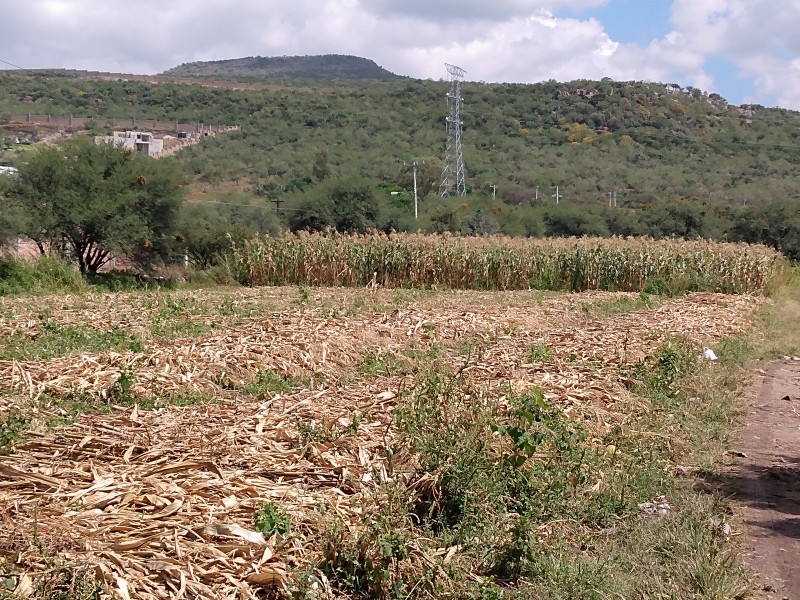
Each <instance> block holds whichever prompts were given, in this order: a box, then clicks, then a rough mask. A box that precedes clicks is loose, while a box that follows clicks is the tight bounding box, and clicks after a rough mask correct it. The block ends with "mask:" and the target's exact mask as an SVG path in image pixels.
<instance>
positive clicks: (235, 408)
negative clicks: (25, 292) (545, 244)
mask: <svg viewBox="0 0 800 600" xmlns="http://www.w3.org/2000/svg"><path fill="white" fill-rule="evenodd" d="M230 294H231V295H230V300H225V301H224V303H225V304H226V305H230V306H231V309H230V310H229V311H228V313H229V314H228V315H227V316H224V315H223V316H220V315H215V314H213V307H214V306H215V304H218V303H220V300H221V296H220V294H219V293H210V292H208V293H207V292H192V293H190V294H185V293H178V294H175V295H149V296H148V295H145V294H141V295H136V294H131V295H118V296H107V297H103V298H102V301H101V302H98V301H97V300H98V299H97V298H92V297H83V298H75V299H64V300H63V302H62V303H61V304H55V303H53V302H52V301H50V302H47V301H45V300H42V301H41V302H42V309H43V308H44V307H45V306H47V307H48V309H47V311H46V313H42V312H40V308H37V307H36V306H35V302H33V303H17V302H16V301H4V304H3V305H2V306H3V316H2V320H0V331H2V332H3V333H2V335H5V336H11V335H27V336H29V337H30V339H31V340H35V339H36V338H37V336H42V335H44V334H45V333H46V330H47V327H46V325H47V323H54V324H56V325H58V326H60V327H67V326H70V325H75V324H82V323H85V322H88V321H87V318H88V319H89V320H90V321H91V322H95V323H97V325H98V328H100V329H102V328H104V327H105V328H121V329H125V330H128V329H130V328H133V327H137V328H140V329H137V331H138V334H139V335H140V338H141V340H142V345H141V347H137V348H135V349H125V350H120V349H99V350H98V351H93V352H85V351H84V352H81V351H71V350H69V351H65V352H64V353H63V354H62V355H58V352H56V351H53V352H51V353H50V354H48V355H47V358H31V359H29V360H22V359H20V360H17V359H13V360H0V419H2V422H3V423H5V425H4V427H5V428H6V431H9V430H10V425H9V424H11V423H24V428H25V429H24V433H21V434H20V436H19V439H17V440H15V441H13V442H6V446H5V450H6V453H7V455H6V456H0V474H2V478H1V479H0V565H1V566H2V567H3V570H4V575H5V581H6V586H7V588H8V589H9V591H13V592H14V593H15V594H16V597H38V598H49V597H55V596H56V595H58V594H60V596H58V597H67V598H90V597H97V596H100V597H108V598H123V599H126V598H159V599H161V598H164V599H167V598H263V597H275V598H339V597H342V598H440V597H452V598H464V597H475V598H479V597H501V595H502V594H505V593H514V592H515V591H518V592H519V593H520V594H523V595H522V596H520V597H536V594H540V593H541V592H542V589H543V588H542V587H541V586H544V585H546V581H545V579H542V577H543V576H542V575H539V576H537V575H536V573H537V571H536V569H539V568H542V565H543V564H549V563H547V561H548V560H550V559H549V558H546V557H545V554H546V553H547V552H549V551H550V550H549V549H550V548H560V550H559V552H562V551H563V550H564V548H567V549H572V550H569V552H577V554H575V556H577V557H578V558H580V560H584V559H585V560H586V562H587V565H588V564H590V562H591V559H592V556H591V555H592V553H593V552H595V553H597V556H598V557H599V556H601V547H602V545H603V544H604V543H605V542H602V543H601V542H600V541H599V540H601V539H605V538H604V537H603V536H606V537H608V536H610V535H611V534H609V533H608V532H609V531H612V530H613V531H619V532H620V535H623V533H622V532H624V530H625V528H626V523H628V522H633V521H634V520H636V519H638V518H639V517H638V508H637V507H638V505H639V504H640V503H642V502H644V501H650V500H653V499H654V498H656V497H657V496H658V495H659V494H660V493H663V491H664V490H663V489H661V488H660V487H659V486H660V485H661V484H660V483H658V481H659V478H661V479H663V475H664V473H665V472H666V471H665V469H670V468H672V466H671V464H672V463H671V461H674V460H677V458H678V451H677V450H676V447H675V446H676V444H677V445H679V444H680V440H679V439H678V438H677V437H676V438H675V439H673V437H672V436H671V435H666V434H664V433H663V432H659V433H656V432H650V431H648V430H647V427H648V424H649V423H650V420H649V419H650V416H649V415H651V414H652V413H653V411H656V412H659V411H662V412H663V411H664V410H666V409H667V408H668V407H667V404H664V405H659V406H654V405H653V400H652V399H651V398H649V397H647V396H645V395H642V394H641V393H640V391H641V386H643V385H649V384H650V383H652V384H653V385H658V386H662V387H663V393H664V402H665V403H668V402H673V401H675V402H677V401H678V400H676V399H680V398H683V396H682V395H681V394H682V392H681V390H679V389H677V388H676V386H677V384H676V379H675V378H676V376H677V375H678V374H680V373H682V372H685V371H687V370H690V369H691V368H693V367H692V365H693V364H695V358H696V355H697V354H699V353H700V352H701V351H702V347H703V345H712V344H716V343H717V342H719V340H722V339H724V338H730V337H732V336H737V335H740V334H741V333H743V332H744V331H746V330H747V329H748V328H749V326H750V325H749V324H750V319H751V317H752V313H753V311H754V310H755V309H757V308H758V307H759V306H762V305H763V304H765V303H766V302H768V301H767V300H766V299H764V298H763V297H759V296H729V295H722V294H713V293H695V294H690V295H687V296H685V297H681V298H674V299H657V298H654V297H650V296H647V295H644V294H632V293H611V292H586V293H582V294H570V295H561V296H555V295H547V296H543V295H541V294H537V293H532V292H509V293H492V294H488V293H479V292H462V293H458V294H453V293H445V294H427V295H418V296H413V295H412V296H406V295H403V294H402V293H400V294H398V293H396V292H392V291H390V290H371V291H364V290H360V291H343V290H320V289H314V290H310V291H305V290H302V289H301V290H300V291H299V292H298V290H291V289H282V290H261V289H253V290H237V291H235V292H231V293H230ZM226 297H227V296H226ZM181 301H184V302H185V303H191V304H192V306H193V307H194V308H193V309H192V310H191V311H189V312H190V313H191V315H189V317H191V318H196V319H198V320H199V321H200V322H202V323H203V324H205V325H207V327H204V328H202V329H198V330H194V331H192V332H191V335H189V334H187V335H185V336H183V337H180V336H177V337H176V336H175V335H169V336H159V335H152V329H153V327H155V326H157V325H158V324H159V322H160V321H159V319H160V317H159V315H161V311H162V310H163V309H164V307H166V306H169V305H170V303H172V305H175V304H176V303H180V302H181ZM81 303H86V304H85V305H84V308H80V306H82V304H81ZM148 303H151V306H149V307H148ZM183 306H184V307H185V306H186V304H184V305H183ZM356 308H357V310H356ZM351 309H352V310H351ZM162 316H163V315H162ZM50 327H51V328H52V327H53V325H50ZM652 373H658V374H660V375H659V377H658V378H657V379H655V380H652V381H651V375H652ZM659 389H661V388H659ZM187 399H191V402H188V401H186V400H187ZM182 404H188V405H187V406H181V405H182ZM76 407H77V409H76ZM669 410H671V411H673V413H675V414H677V413H678V412H679V411H680V409H679V408H678V407H677V405H676V407H671V405H670V407H669ZM0 450H2V448H0ZM648 453H649V454H648ZM654 453H655V454H654ZM648 456H649V458H647V457H648ZM554 461H555V462H554ZM648 461H652V465H651V467H652V469H653V473H655V474H656V475H654V476H653V482H651V483H648V484H647V485H645V484H642V483H641V482H636V483H635V482H634V478H635V477H636V476H635V475H633V473H635V472H637V470H639V471H641V472H645V471H646V469H647V468H650V467H647V466H646V465H648V464H650V463H648ZM673 466H674V465H673ZM653 473H651V475H653ZM659 474H660V475H659ZM648 481H649V480H648ZM637 486H638V487H637ZM641 494H652V495H651V496H642V495H641ZM603 532H605V533H603ZM598 536H600V537H598ZM585 539H592V540H594V542H592V544H593V545H592V547H591V548H590V549H588V550H577V549H578V548H580V547H581V544H583V543H584V542H581V540H585ZM521 540H528V542H530V544H532V546H531V545H530V544H529V543H528V542H526V543H525V544H521ZM530 540H535V542H531V541H530ZM537 553H539V554H537ZM540 554H541V556H540ZM584 554H585V555H586V556H585V557H584V556H583V555H584ZM547 556H550V555H549V554H547ZM537 557H538V558H537ZM542 557H545V558H542ZM537 561H540V562H537ZM536 565H539V566H536ZM591 572H592V571H591V569H588V567H587V570H586V573H591ZM597 577H598V579H597V581H596V582H594V581H593V582H592V583H591V585H594V586H595V587H596V586H599V585H601V584H600V582H601V581H602V577H601V576H600V573H597ZM575 585H577V583H576V584H575ZM537 586H538V587H537ZM576 589H578V588H576ZM587 589H588V588H587ZM2 593H3V592H2V590H1V589H0V594H2ZM490 593H493V594H496V595H494V596H489V595H486V594H490ZM576 593H577V592H576ZM93 594H94V595H93ZM482 594H483V595H482ZM572 597H592V596H588V595H581V596H572ZM598 597H600V596H598ZM623 597H624V596H623Z"/></svg>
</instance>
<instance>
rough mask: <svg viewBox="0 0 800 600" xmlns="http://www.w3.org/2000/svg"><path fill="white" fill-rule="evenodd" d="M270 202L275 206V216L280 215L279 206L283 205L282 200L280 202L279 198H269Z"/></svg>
mask: <svg viewBox="0 0 800 600" xmlns="http://www.w3.org/2000/svg"><path fill="white" fill-rule="evenodd" d="M270 202H272V203H273V204H274V205H275V214H276V215H280V213H281V204H283V203H284V200H281V198H280V196H279V197H277V198H271V199H270Z"/></svg>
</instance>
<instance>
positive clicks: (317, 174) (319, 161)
mask: <svg viewBox="0 0 800 600" xmlns="http://www.w3.org/2000/svg"><path fill="white" fill-rule="evenodd" d="M312 172H313V174H314V179H316V180H317V181H324V180H326V179H328V178H329V177H330V176H331V174H332V173H333V171H332V170H331V159H330V156H328V151H327V150H325V149H324V148H323V149H322V150H319V151H318V152H317V155H316V157H315V158H314V167H313V168H312Z"/></svg>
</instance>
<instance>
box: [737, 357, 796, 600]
mask: <svg viewBox="0 0 800 600" xmlns="http://www.w3.org/2000/svg"><path fill="white" fill-rule="evenodd" d="M746 401H747V408H746V411H747V413H746V416H745V423H746V425H745V426H744V427H743V428H742V429H741V430H740V431H739V432H737V434H736V436H735V438H734V441H733V446H732V447H733V448H734V451H733V452H732V454H733V455H734V456H735V457H736V458H735V460H734V464H733V466H732V473H731V478H730V479H729V484H730V488H729V490H728V491H729V492H731V493H732V495H733V498H734V500H735V501H736V503H737V504H738V505H739V507H740V511H739V512H740V514H741V516H742V519H743V521H744V523H745V526H746V535H747V541H746V546H745V561H746V562H747V563H748V564H749V565H750V566H752V567H753V568H754V569H755V570H756V571H757V572H758V573H759V582H758V583H759V588H760V589H761V592H762V597H764V598H787V599H792V600H794V599H797V598H800V361H799V360H796V359H795V360H783V361H780V362H776V363H773V364H772V365H770V366H769V367H768V368H767V369H766V370H764V371H760V372H759V375H758V377H757V379H756V380H755V381H754V382H753V384H752V386H751V387H750V389H749V390H748V394H747V397H746Z"/></svg>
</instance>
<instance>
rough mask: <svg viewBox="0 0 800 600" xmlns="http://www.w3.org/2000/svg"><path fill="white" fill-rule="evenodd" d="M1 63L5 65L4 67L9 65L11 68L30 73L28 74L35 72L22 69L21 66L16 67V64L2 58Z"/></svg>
mask: <svg viewBox="0 0 800 600" xmlns="http://www.w3.org/2000/svg"><path fill="white" fill-rule="evenodd" d="M0 63H3V64H4V65H8V66H9V67H14V68H15V69H21V70H22V71H28V72H31V73H32V72H33V71H31V70H30V69H26V68H25V67H20V66H19V65H15V64H14V63H12V62H8V61H7V60H3V59H2V58H0Z"/></svg>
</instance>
